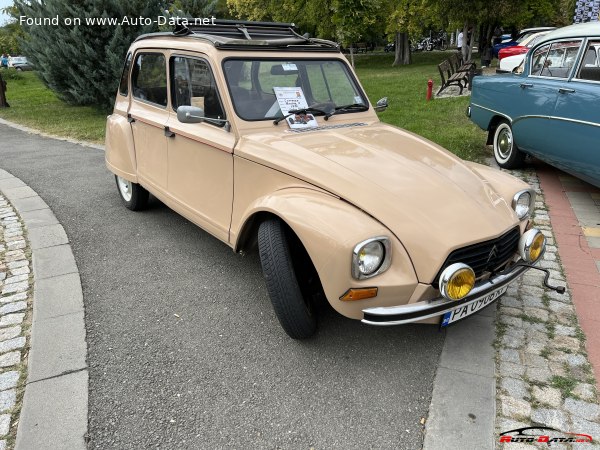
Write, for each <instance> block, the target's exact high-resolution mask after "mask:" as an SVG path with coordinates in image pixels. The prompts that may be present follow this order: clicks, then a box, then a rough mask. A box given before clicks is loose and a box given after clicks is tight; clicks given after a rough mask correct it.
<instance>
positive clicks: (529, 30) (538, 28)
mask: <svg viewBox="0 0 600 450" xmlns="http://www.w3.org/2000/svg"><path fill="white" fill-rule="evenodd" d="M554 29H556V27H532V28H523V29H522V30H521V32H520V33H519V34H523V33H531V32H532V31H547V30H554Z"/></svg>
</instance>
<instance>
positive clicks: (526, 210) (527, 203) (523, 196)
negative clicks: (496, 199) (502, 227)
mask: <svg viewBox="0 0 600 450" xmlns="http://www.w3.org/2000/svg"><path fill="white" fill-rule="evenodd" d="M534 202H535V191H533V190H531V189H526V190H524V191H519V192H517V193H516V194H515V196H514V197H513V201H512V207H513V209H514V210H515V212H516V213H517V217H518V218H519V220H523V219H525V218H527V217H529V216H530V215H531V210H532V209H533V204H534Z"/></svg>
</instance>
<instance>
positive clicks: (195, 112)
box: [177, 106, 231, 131]
mask: <svg viewBox="0 0 600 450" xmlns="http://www.w3.org/2000/svg"><path fill="white" fill-rule="evenodd" d="M177 120H179V121H180V122H181V123H200V122H207V123H212V124H213V125H217V126H220V127H223V129H224V130H225V131H231V124H230V123H229V121H228V120H225V119H213V118H212V117H206V116H205V115H204V110H203V109H202V108H198V107H197V106H180V107H179V108H177Z"/></svg>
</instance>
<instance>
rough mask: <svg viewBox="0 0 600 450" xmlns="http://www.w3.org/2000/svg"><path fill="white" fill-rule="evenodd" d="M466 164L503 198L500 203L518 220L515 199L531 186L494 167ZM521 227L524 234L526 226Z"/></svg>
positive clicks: (467, 162)
mask: <svg viewBox="0 0 600 450" xmlns="http://www.w3.org/2000/svg"><path fill="white" fill-rule="evenodd" d="M465 164H467V165H468V166H469V167H470V168H471V170H473V171H475V172H476V173H477V174H478V175H479V176H480V177H481V179H482V180H484V181H485V182H487V183H489V184H490V186H491V187H492V189H493V190H494V191H496V192H497V193H498V195H500V197H501V200H500V199H498V202H500V201H501V202H502V203H503V204H505V205H506V207H507V208H508V209H510V210H511V211H512V213H513V215H514V218H515V220H518V219H517V215H516V213H515V212H514V210H513V208H512V200H513V197H514V195H515V194H516V193H517V192H519V191H522V190H523V189H531V186H530V185H528V184H527V183H525V182H524V181H522V180H519V179H518V178H516V177H514V176H512V175H510V174H508V173H506V172H503V171H501V170H498V169H494V168H493V167H488V166H484V165H482V164H477V163H474V162H469V161H465ZM496 206H499V205H496ZM521 225H522V226H521V232H523V231H524V229H523V227H524V224H521Z"/></svg>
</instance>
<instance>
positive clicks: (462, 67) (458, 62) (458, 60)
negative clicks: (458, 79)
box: [449, 52, 475, 73]
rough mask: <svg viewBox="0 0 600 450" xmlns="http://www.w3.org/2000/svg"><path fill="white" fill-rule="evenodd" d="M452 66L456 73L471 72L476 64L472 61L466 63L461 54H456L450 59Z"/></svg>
mask: <svg viewBox="0 0 600 450" xmlns="http://www.w3.org/2000/svg"><path fill="white" fill-rule="evenodd" d="M449 61H450V65H451V66H452V68H453V69H454V72H455V73H456V72H470V71H471V70H474V69H475V63H474V62H471V61H467V62H466V63H465V62H464V60H463V56H462V53H461V52H456V53H454V54H453V55H452V56H451V57H450V59H449Z"/></svg>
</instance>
